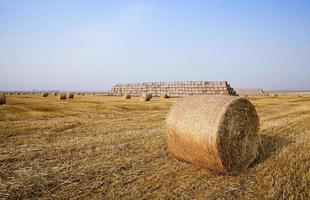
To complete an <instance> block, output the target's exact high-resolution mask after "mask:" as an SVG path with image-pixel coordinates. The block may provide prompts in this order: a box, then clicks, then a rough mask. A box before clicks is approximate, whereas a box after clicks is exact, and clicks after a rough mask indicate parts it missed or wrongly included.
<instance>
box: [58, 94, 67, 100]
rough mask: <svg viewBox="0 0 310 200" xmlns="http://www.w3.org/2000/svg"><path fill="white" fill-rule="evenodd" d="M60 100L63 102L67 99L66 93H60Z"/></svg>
mask: <svg viewBox="0 0 310 200" xmlns="http://www.w3.org/2000/svg"><path fill="white" fill-rule="evenodd" d="M59 99H60V100H62V99H67V94H66V93H60V95H59Z"/></svg>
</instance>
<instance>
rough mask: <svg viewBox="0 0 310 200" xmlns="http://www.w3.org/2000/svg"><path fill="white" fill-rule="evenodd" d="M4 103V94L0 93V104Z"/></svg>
mask: <svg viewBox="0 0 310 200" xmlns="http://www.w3.org/2000/svg"><path fill="white" fill-rule="evenodd" d="M3 104H6V95H5V94H0V105H3Z"/></svg>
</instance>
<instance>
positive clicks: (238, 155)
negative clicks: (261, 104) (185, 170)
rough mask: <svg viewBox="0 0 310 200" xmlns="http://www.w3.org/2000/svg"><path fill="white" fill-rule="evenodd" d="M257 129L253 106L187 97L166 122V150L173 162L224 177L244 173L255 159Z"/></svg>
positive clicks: (223, 99)
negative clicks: (190, 164)
mask: <svg viewBox="0 0 310 200" xmlns="http://www.w3.org/2000/svg"><path fill="white" fill-rule="evenodd" d="M258 129H259V118H258V116H257V113H256V110H255V108H254V106H253V105H252V103H251V102H250V101H249V100H247V99H245V98H241V97H236V96H224V95H198V96H188V97H185V98H183V99H182V100H180V101H178V102H177V103H176V104H175V105H173V106H172V107H171V109H170V111H169V113H168V116H167V119H166V135H167V145H168V149H169V150H170V152H171V153H172V154H173V155H174V156H175V157H176V158H178V159H180V160H184V161H187V162H190V163H194V164H197V165H199V166H203V167H206V168H209V169H212V170H214V171H216V172H219V173H224V174H236V173H238V172H240V171H243V170H245V169H246V168H247V167H248V166H249V165H250V164H251V163H252V161H253V160H254V159H255V158H256V156H257V155H258V146H259V136H258V134H257V133H258Z"/></svg>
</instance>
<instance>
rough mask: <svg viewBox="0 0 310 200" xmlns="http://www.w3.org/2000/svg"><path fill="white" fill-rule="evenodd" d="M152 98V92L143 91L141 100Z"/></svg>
mask: <svg viewBox="0 0 310 200" xmlns="http://www.w3.org/2000/svg"><path fill="white" fill-rule="evenodd" d="M151 99H152V94H151V93H142V94H141V95H140V100H141V101H150V100H151Z"/></svg>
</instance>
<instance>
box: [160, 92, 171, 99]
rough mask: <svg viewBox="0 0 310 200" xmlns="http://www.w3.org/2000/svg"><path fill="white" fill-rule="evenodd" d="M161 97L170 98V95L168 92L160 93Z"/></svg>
mask: <svg viewBox="0 0 310 200" xmlns="http://www.w3.org/2000/svg"><path fill="white" fill-rule="evenodd" d="M160 98H161V99H167V98H169V95H168V94H166V93H164V94H160Z"/></svg>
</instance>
